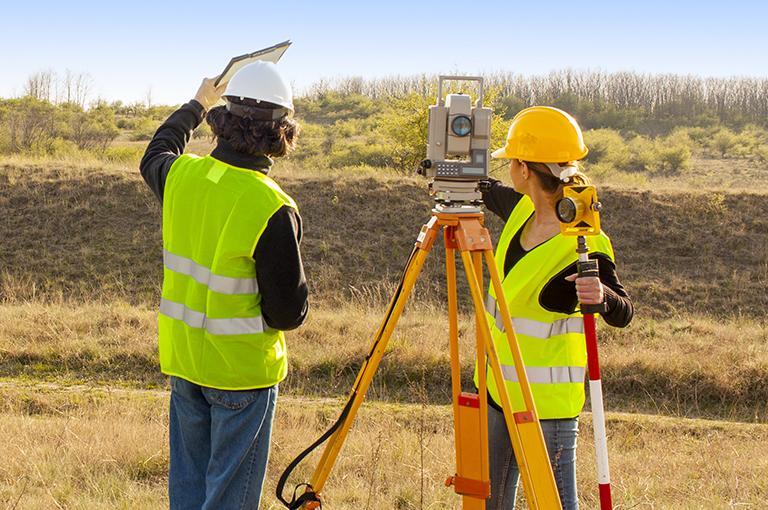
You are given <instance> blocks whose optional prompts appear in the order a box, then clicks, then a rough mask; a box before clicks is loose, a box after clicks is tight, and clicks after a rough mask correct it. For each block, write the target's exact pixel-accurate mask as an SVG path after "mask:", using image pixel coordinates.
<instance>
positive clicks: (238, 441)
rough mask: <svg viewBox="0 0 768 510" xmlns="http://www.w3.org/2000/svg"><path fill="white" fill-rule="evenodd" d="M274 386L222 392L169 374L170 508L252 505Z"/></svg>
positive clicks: (257, 495)
mask: <svg viewBox="0 0 768 510" xmlns="http://www.w3.org/2000/svg"><path fill="white" fill-rule="evenodd" d="M276 401H277V386H273V387H271V388H265V389H259V390H247V391H225V390H216V389H213V388H206V387H203V386H198V385H197V384H194V383H191V382H189V381H186V380H184V379H181V378H179V377H171V417H170V418H171V419H170V443H171V467H170V473H169V476H168V495H169V498H170V506H171V509H172V510H201V509H202V510H214V509H216V510H230V509H238V510H245V509H253V510H255V509H257V508H259V500H260V499H261V490H262V486H263V484H264V475H265V474H266V471H267V460H268V458H269V442H270V436H271V434H272V420H273V418H274V415H275V404H276Z"/></svg>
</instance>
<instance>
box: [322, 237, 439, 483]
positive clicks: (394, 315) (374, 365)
mask: <svg viewBox="0 0 768 510" xmlns="http://www.w3.org/2000/svg"><path fill="white" fill-rule="evenodd" d="M428 254H429V250H428V249H422V248H419V249H417V250H416V254H415V256H414V258H413V259H412V260H411V262H410V263H409V264H408V267H406V270H405V277H404V279H403V285H402V290H401V291H400V293H399V294H398V295H395V296H394V297H393V301H392V303H391V304H390V308H389V310H390V313H388V314H387V316H386V317H385V318H384V321H383V322H382V324H381V326H380V327H379V330H378V333H377V335H376V338H375V340H374V342H373V345H372V346H371V351H370V352H369V354H368V357H367V358H366V361H365V363H364V364H363V366H362V368H361V369H360V372H359V373H358V376H357V379H356V381H355V385H354V387H353V390H352V393H351V395H350V398H351V399H354V400H353V402H352V404H351V407H350V410H349V413H348V415H347V417H346V419H345V420H344V423H343V424H342V425H341V426H340V427H339V429H338V430H337V431H336V432H335V433H334V434H333V436H331V438H330V439H329V440H328V444H327V445H326V447H325V450H324V451H323V455H322V457H321V459H320V462H319V463H318V465H317V468H316V469H315V472H314V474H313V475H312V479H311V481H310V485H311V487H312V490H314V491H315V492H316V493H320V492H321V491H322V489H323V487H324V485H325V482H326V481H327V480H328V476H329V475H330V472H331V469H332V468H333V465H334V463H335V462H336V458H337V456H338V454H339V452H340V451H341V447H342V446H343V444H344V440H345V439H346V437H347V433H348V432H349V429H350V427H351V426H352V422H353V421H354V420H355V416H356V414H357V410H358V409H359V408H360V405H361V404H362V403H363V399H364V398H365V394H366V392H367V391H368V388H369V387H370V385H371V381H372V380H373V376H374V375H375V374H376V371H377V370H378V368H379V364H380V363H381V358H382V357H383V356H384V352H385V351H386V348H387V343H388V341H389V338H390V336H392V332H393V331H394V329H395V326H396V325H397V321H398V319H399V318H400V315H401V314H402V312H403V308H404V307H405V303H406V301H407V300H408V296H409V295H410V294H411V291H412V290H413V287H414V285H415V284H416V280H417V279H418V277H419V274H420V273H421V269H422V267H423V266H424V261H425V260H426V258H427V255H428Z"/></svg>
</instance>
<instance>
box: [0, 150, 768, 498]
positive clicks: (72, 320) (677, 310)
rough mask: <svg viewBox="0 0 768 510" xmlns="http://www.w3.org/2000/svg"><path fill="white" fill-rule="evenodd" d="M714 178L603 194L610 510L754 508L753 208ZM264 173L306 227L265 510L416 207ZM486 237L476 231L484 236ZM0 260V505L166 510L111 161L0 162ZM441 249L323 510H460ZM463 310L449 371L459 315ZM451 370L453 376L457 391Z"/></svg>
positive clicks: (163, 404)
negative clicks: (301, 305)
mask: <svg viewBox="0 0 768 510" xmlns="http://www.w3.org/2000/svg"><path fill="white" fill-rule="evenodd" d="M199 148H200V149H201V152H204V151H203V150H202V149H203V148H204V144H203V145H201V146H200V147H199ZM715 171H716V169H715V167H714V166H712V167H708V170H707V172H708V173H707V174H706V178H704V179H702V182H703V183H706V186H704V187H705V188H706V189H698V188H697V189H693V188H691V187H690V185H688V184H684V183H679V185H677V183H674V182H673V183H671V184H670V185H669V187H668V188H667V189H664V190H663V191H658V190H656V191H651V190H649V189H647V188H645V189H634V188H630V187H627V186H619V185H613V186H606V187H605V188H604V189H602V190H601V196H602V200H603V202H604V204H605V214H604V216H603V220H604V228H605V229H606V231H607V232H608V233H609V234H610V235H611V237H612V239H613V242H614V246H615V248H616V251H617V258H618V261H619V272H620V275H621V277H622V280H623V281H624V283H625V284H626V286H627V288H628V289H629V291H630V293H631V294H632V296H633V297H634V299H635V302H636V305H637V315H636V318H635V321H634V322H633V324H632V325H631V326H630V327H629V328H627V329H625V330H615V329H611V328H608V327H602V328H601V330H600V337H601V356H602V361H603V367H604V368H603V370H604V374H603V379H604V387H605V391H606V403H607V405H608V407H609V409H610V410H611V411H612V413H610V414H609V424H608V428H609V447H610V450H611V462H612V466H611V467H612V473H613V478H614V491H615V497H614V499H615V500H616V501H617V502H618V505H617V508H621V509H630V508H648V509H651V508H653V509H677V508H680V509H720V508H723V509H726V508H750V509H751V508H754V509H758V508H764V507H765V500H766V497H768V476H766V473H768V461H766V459H768V425H766V424H765V422H766V421H767V420H768V323H766V315H767V314H766V311H768V294H767V293H766V284H767V283H768V217H766V215H765V214H764V213H763V211H764V207H763V204H764V201H765V200H766V198H768V188H766V187H759V186H758V185H755V186H753V187H751V189H749V190H740V191H738V192H736V191H734V190H728V189H725V187H726V185H728V183H733V182H732V181H728V183H722V184H724V186H719V185H718V183H719V181H718V179H717V177H716V175H715V174H714V172H715ZM746 171H747V170H745V172H746ZM750 171H751V170H750ZM276 175H277V178H278V180H280V182H281V183H283V184H284V186H285V188H286V189H287V190H288V191H289V192H291V193H292V194H293V195H294V196H295V197H296V198H297V201H298V203H299V205H300V208H301V212H302V216H303V218H304V221H305V241H304V244H303V251H304V256H305V264H306V269H307V274H308V277H309V279H310V286H311V293H312V300H313V301H312V310H311V314H310V319H309V321H308V323H307V324H306V325H305V326H303V327H302V328H300V329H299V330H297V331H295V332H291V333H290V334H289V336H288V342H289V349H290V351H289V355H290V360H291V372H290V375H289V378H288V379H287V380H286V381H285V383H284V384H283V385H282V386H281V394H282V398H281V401H280V404H279V412H278V416H277V426H276V430H275V438H274V450H273V457H272V460H271V468H270V472H269V480H268V484H269V485H268V488H267V490H268V493H269V499H268V504H267V505H266V506H265V508H270V509H276V508H278V506H277V503H276V502H275V500H274V498H272V496H271V493H272V492H273V488H274V483H275V480H276V479H277V477H278V476H279V473H280V471H281V470H282V468H283V467H284V466H285V465H286V464H287V463H288V461H289V460H290V459H292V458H293V456H294V455H295V454H296V453H298V452H299V451H300V450H301V449H303V447H305V446H306V445H307V444H309V442H311V440H312V439H314V437H316V436H317V435H319V433H320V432H321V431H322V430H324V429H325V428H326V427H327V426H328V425H329V424H330V422H331V421H332V420H333V419H334V418H335V417H336V415H337V413H338V412H339V411H340V409H341V406H342V400H340V398H341V397H342V396H343V395H345V394H346V392H347V391H348V389H349V387H350V385H351V383H352V380H353V378H354V376H355V374H356V372H357V369H358V367H359V366H360V363H361V361H362V359H363V357H364V355H365V353H366V351H367V349H368V344H369V342H370V337H371V334H372V333H373V331H374V330H375V328H376V326H377V325H378V322H379V321H380V317H381V314H382V312H383V309H384V304H385V303H386V301H387V300H388V296H389V293H390V291H391V290H392V288H393V287H394V285H395V283H396V281H397V278H398V275H399V272H400V270H401V268H402V265H403V263H404V262H405V258H406V256H407V254H408V252H409V251H410V248H411V246H412V242H413V239H414V238H415V235H416V234H417V233H418V230H419V227H420V225H421V224H422V223H423V222H424V221H425V220H426V219H427V218H428V216H429V206H430V204H429V201H428V199H427V197H426V195H425V193H424V191H423V182H422V181H420V180H418V179H416V178H413V177H398V176H395V175H393V174H382V173H381V172H377V171H376V170H373V169H365V168H361V169H347V170H345V171H340V170H335V171H320V170H306V169H301V168H298V167H296V166H293V165H292V164H291V163H290V162H288V163H287V164H285V165H283V166H279V167H278V168H277V169H276ZM750 175H751V174H750ZM755 182H757V181H755ZM734 186H735V184H734ZM488 224H489V226H490V228H491V230H492V231H493V232H494V233H495V234H498V232H499V228H500V226H501V222H500V221H498V220H497V219H496V218H492V217H489V218H488ZM0 239H2V244H0V402H2V404H1V405H0V442H1V444H3V445H4V447H3V462H0V507H2V508H10V509H27V508H29V509H38V508H39V509H48V508H66V509H95V508H126V509H127V508H131V509H133V508H162V507H163V506H165V505H167V502H166V499H165V497H166V496H165V483H166V475H167V459H168V454H167V445H166V443H167V432H166V427H167V425H166V423H167V394H166V392H165V391H166V390H165V388H166V381H165V379H164V378H163V377H162V376H161V375H160V374H159V372H158V367H157V357H156V340H155V334H156V327H155V304H156V302H157V299H158V295H159V288H160V283H161V282H160V279H161V275H162V271H161V264H162V257H161V251H160V218H159V208H158V206H157V204H156V203H155V200H154V197H152V196H151V194H150V193H149V191H148V190H147V189H146V188H145V187H144V185H143V183H142V182H141V180H140V178H139V176H138V172H137V171H136V170H135V169H132V168H128V167H127V166H126V165H124V164H109V165H104V164H101V163H98V162H96V161H81V162H72V161H69V162H66V161H65V162H52V161H45V160H30V159H23V158H5V159H2V160H0ZM440 251H441V250H440V249H439V246H438V247H437V248H436V249H435V253H434V254H433V256H432V257H430V259H429V261H428V263H427V265H426V267H425V270H424V273H423V277H422V279H421V281H420V283H419V286H418V287H417V289H416V292H415V295H414V297H413V302H412V304H411V305H409V307H408V309H407V313H406V314H405V315H404V316H403V318H402V320H401V324H400V326H399V327H398V329H397V330H396V334H395V336H394V337H393V339H392V341H391V343H390V346H389V349H388V353H387V355H386V356H385V360H384V363H383V365H382V367H381V370H380V371H379V373H378V375H377V378H376V379H375V381H374V385H373V387H372V389H371V392H370V401H369V403H368V404H367V405H366V407H364V409H363V412H362V413H361V415H360V420H359V422H358V423H357V425H356V426H355V428H354V431H353V434H352V436H351V438H350V441H349V443H348V444H347V446H346V447H345V449H344V452H343V455H342V458H341V459H340V461H339V464H338V465H337V466H336V469H335V471H334V474H333V477H332V479H331V481H330V482H329V485H328V490H327V498H328V499H327V502H328V504H327V507H328V508H331V509H338V510H345V509H353V508H354V509H373V508H381V509H390V508H392V509H420V510H421V509H442V508H458V501H457V499H456V498H455V496H454V495H453V494H452V492H451V491H450V490H448V489H445V488H444V487H443V486H442V483H443V480H444V479H445V477H446V476H448V475H450V474H451V471H452V463H453V453H452V443H451V442H452V431H451V421H450V410H449V409H448V407H447V406H446V404H447V403H448V401H449V396H448V395H449V391H450V388H449V384H448V375H449V368H448V365H447V361H448V357H447V346H446V339H445V336H446V335H445V314H444V310H443V306H442V295H443V292H444V284H443V281H442V279H443V277H442V271H443V265H442V264H443V262H442V254H441V253H440ZM462 310H463V312H462V318H461V324H460V327H461V332H462V351H463V352H465V353H468V352H469V351H470V347H471V342H472V341H473V339H472V322H471V320H470V319H469V315H468V313H467V312H468V310H467V300H466V299H465V300H464V301H463V303H462ZM470 371H471V362H470V361H469V360H468V359H467V358H466V357H465V360H464V373H465V377H466V380H465V383H466V384H469V375H470ZM593 459H594V458H593V453H592V446H591V429H590V426H589V415H588V414H585V415H584V416H583V420H582V439H581V442H580V445H579V461H578V462H579V466H580V468H579V476H580V483H581V486H580V487H581V498H582V503H583V507H584V508H595V505H596V502H595V498H594V496H595V494H594V491H593V490H592V489H593V487H594V466H593V463H594V460H593ZM310 467H311V466H309V465H308V466H304V468H303V471H301V470H300V475H301V474H302V473H303V476H306V475H307V474H308V471H309V469H310ZM297 481H298V480H297Z"/></svg>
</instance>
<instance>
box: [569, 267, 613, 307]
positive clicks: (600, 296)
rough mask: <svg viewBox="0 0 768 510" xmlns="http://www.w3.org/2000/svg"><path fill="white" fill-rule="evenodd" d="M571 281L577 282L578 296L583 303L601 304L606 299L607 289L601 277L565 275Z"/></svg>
mask: <svg viewBox="0 0 768 510" xmlns="http://www.w3.org/2000/svg"><path fill="white" fill-rule="evenodd" d="M565 279H566V280H568V281H569V282H576V296H577V297H578V298H579V303H581V304H583V305H599V304H601V303H602V302H603V301H604V300H605V291H604V290H603V284H602V282H600V278H598V277H596V276H590V277H586V278H579V275H578V274H572V275H570V276H566V277H565Z"/></svg>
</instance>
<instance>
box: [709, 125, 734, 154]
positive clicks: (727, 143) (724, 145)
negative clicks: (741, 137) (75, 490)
mask: <svg viewBox="0 0 768 510" xmlns="http://www.w3.org/2000/svg"><path fill="white" fill-rule="evenodd" d="M736 142H737V140H736V135H734V134H733V131H731V130H730V129H727V128H722V129H720V131H718V132H717V133H715V134H714V135H713V136H712V138H711V139H710V142H709V146H710V147H711V148H712V149H714V150H715V151H716V152H717V154H719V155H720V157H722V158H724V157H726V155H727V154H728V153H730V152H731V149H733V147H734V146H735V145H736Z"/></svg>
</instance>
